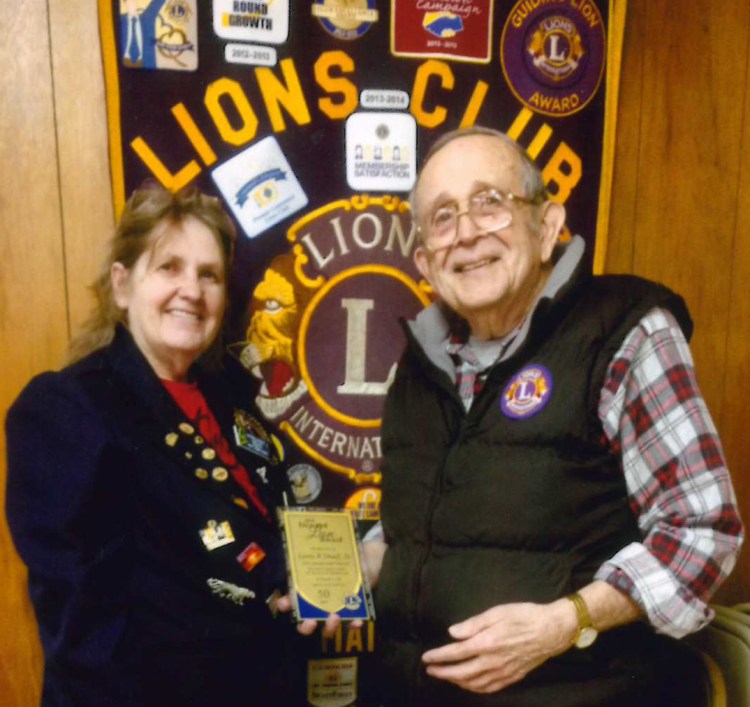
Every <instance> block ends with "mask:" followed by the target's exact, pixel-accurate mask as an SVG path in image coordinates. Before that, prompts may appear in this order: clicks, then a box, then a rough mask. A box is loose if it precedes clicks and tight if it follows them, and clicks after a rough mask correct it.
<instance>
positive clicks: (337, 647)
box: [320, 624, 343, 653]
mask: <svg viewBox="0 0 750 707" xmlns="http://www.w3.org/2000/svg"><path fill="white" fill-rule="evenodd" d="M342 634H343V631H342V628H341V624H339V627H338V628H337V629H336V633H335V635H334V636H333V650H334V652H335V653H341V637H342ZM330 642H331V639H330V638H328V637H326V636H324V635H323V632H322V631H321V632H320V649H321V651H322V652H323V653H328V652H329V651H330V650H331V646H330Z"/></svg>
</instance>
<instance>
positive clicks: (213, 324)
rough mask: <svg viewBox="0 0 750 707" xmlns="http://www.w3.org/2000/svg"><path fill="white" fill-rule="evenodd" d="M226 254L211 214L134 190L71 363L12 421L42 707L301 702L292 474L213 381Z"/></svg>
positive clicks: (12, 467)
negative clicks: (281, 608)
mask: <svg viewBox="0 0 750 707" xmlns="http://www.w3.org/2000/svg"><path fill="white" fill-rule="evenodd" d="M233 241H234V227H233V225H232V222H231V221H230V219H229V218H228V216H227V215H226V213H225V212H224V211H223V209H222V208H221V206H220V205H219V202H218V201H217V200H215V199H212V198H209V197H207V196H205V195H203V194H201V193H200V192H198V191H197V190H188V191H183V192H180V193H178V194H174V195H173V194H170V193H169V192H167V191H165V190H164V189H162V188H160V187H156V186H151V187H147V188H144V189H141V190H139V191H137V192H135V194H134V195H133V196H132V198H131V199H130V200H129V202H128V203H127V205H126V208H125V211H124V214H123V216H122V219H121V221H120V223H119V225H118V228H117V231H116V234H115V237H114V239H113V241H112V244H111V249H110V252H109V256H108V258H107V261H106V264H105V267H104V269H103V271H102V273H101V275H100V277H99V279H98V281H97V282H96V284H95V286H94V289H95V291H96V294H97V298H98V306H97V309H96V312H95V314H94V316H93V318H92V319H91V320H90V322H89V323H88V324H87V325H86V327H85V330H84V332H83V334H82V336H81V337H79V339H78V340H77V341H76V342H74V345H73V355H72V358H73V360H74V362H73V363H72V365H70V366H68V367H67V368H65V369H63V370H62V371H60V372H57V373H45V374H42V375H40V376H38V377H37V378H35V379H34V380H33V381H32V382H31V383H30V384H29V385H28V386H27V387H26V389H25V390H24V391H23V392H22V393H21V395H20V397H19V398H18V400H17V401H16V402H15V404H14V405H13V407H12V408H11V410H10V412H9V414H8V418H7V440H8V493H7V513H8V519H9V524H10V528H11V531H12V534H13V538H14V541H15V544H16V546H17V548H18V551H19V553H20V555H21V557H22V558H23V559H24V561H25V562H26V563H27V565H28V567H29V590H30V594H31V598H32V601H33V604H34V607H35V610H36V614H37V619H38V622H39V630H40V635H41V639H42V644H43V647H44V653H45V679H44V689H43V697H42V704H43V705H56V706H57V705H76V706H77V707H79V706H81V705H97V707H98V706H99V705H102V704H107V705H118V706H120V705H123V706H124V705H134V706H135V705H137V706H138V707H144V706H147V705H157V704H158V705H191V706H193V705H195V706H198V707H200V706H201V705H208V704H212V705H214V704H216V705H222V706H223V707H226V706H227V705H240V704H242V705H270V704H279V705H293V704H296V701H295V699H296V698H295V697H293V696H291V695H289V694H288V692H285V690H287V688H289V686H291V685H292V684H302V683H303V681H301V680H294V679H290V675H289V670H290V667H291V665H290V660H291V659H290V658H289V657H288V655H287V653H286V652H288V649H289V646H290V645H291V643H290V642H291V641H293V640H294V639H293V637H292V636H293V635H296V634H294V632H293V630H292V628H291V625H290V624H289V622H288V621H287V620H285V619H282V620H279V621H277V620H276V619H275V618H274V614H273V613H272V609H274V610H275V606H274V604H275V597H276V596H277V594H278V593H279V592H280V591H282V590H283V584H284V578H285V571H284V563H283V555H282V549H281V545H280V540H279V536H278V531H277V525H276V522H275V506H276V505H277V504H278V503H279V501H280V498H279V497H280V493H281V484H282V478H283V477H284V476H285V475H284V474H283V473H282V472H281V470H280V469H278V468H277V465H278V452H277V448H276V445H275V443H274V439H273V438H272V437H271V436H270V435H269V434H268V433H267V432H266V431H265V430H264V428H263V426H262V425H261V424H260V422H259V418H258V415H257V413H256V412H255V410H254V409H253V407H252V401H253V397H254V395H253V391H252V390H249V389H248V383H249V377H248V376H247V375H246V374H245V372H244V369H242V368H241V367H239V365H238V364H235V363H233V362H231V361H225V362H224V366H223V367H222V368H218V367H217V365H214V366H213V367H210V366H207V365H205V363H204V362H205V361H206V360H207V359H210V358H211V357H213V359H215V360H218V359H219V358H220V357H219V356H218V355H217V354H216V351H213V349H217V348H218V347H217V343H218V337H219V332H220V330H221V326H222V319H223V315H224V311H225V307H226V303H227V287H226V280H227V274H228V271H229V266H230V261H231V257H232V247H233ZM291 662H294V661H291Z"/></svg>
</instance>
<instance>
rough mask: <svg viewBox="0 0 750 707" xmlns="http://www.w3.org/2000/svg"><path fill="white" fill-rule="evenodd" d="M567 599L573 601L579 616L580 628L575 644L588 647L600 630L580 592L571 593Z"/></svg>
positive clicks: (574, 640) (575, 637)
mask: <svg viewBox="0 0 750 707" xmlns="http://www.w3.org/2000/svg"><path fill="white" fill-rule="evenodd" d="M566 599H569V600H570V601H571V602H572V603H573V606H574V607H575V609H576V614H577V616H578V630H577V631H576V634H575V636H573V645H574V646H576V647H577V648H588V647H589V646H590V645H591V644H592V643H593V642H594V641H595V640H596V637H597V636H598V635H599V632H598V631H597V630H596V628H594V624H593V623H592V621H591V615H590V614H589V609H588V607H587V606H586V602H585V601H584V600H583V597H582V596H581V595H580V594H579V593H578V592H573V594H569V595H568V596H567V597H566Z"/></svg>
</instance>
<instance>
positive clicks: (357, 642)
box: [344, 627, 364, 653]
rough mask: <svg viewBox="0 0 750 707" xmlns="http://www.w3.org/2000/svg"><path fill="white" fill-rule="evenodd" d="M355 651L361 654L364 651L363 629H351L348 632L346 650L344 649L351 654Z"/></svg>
mask: <svg viewBox="0 0 750 707" xmlns="http://www.w3.org/2000/svg"><path fill="white" fill-rule="evenodd" d="M353 649H356V650H357V651H359V652H360V653H361V652H362V650H363V649H364V646H363V645H362V629H361V628H351V627H350V628H349V630H348V631H347V632H346V648H345V649H344V650H345V651H346V652H347V653H351V651H352V650H353Z"/></svg>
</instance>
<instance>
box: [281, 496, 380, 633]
mask: <svg viewBox="0 0 750 707" xmlns="http://www.w3.org/2000/svg"><path fill="white" fill-rule="evenodd" d="M279 520H280V523H281V529H282V534H283V537H284V544H285V548H286V559H287V567H288V569H289V579H290V585H291V590H292V591H291V594H292V597H293V599H294V615H295V618H296V619H297V620H298V621H302V620H304V619H313V620H315V621H325V619H326V618H327V617H328V615H329V614H338V615H339V616H340V617H341V618H342V619H343V620H345V621H346V620H354V619H362V620H370V619H374V618H375V612H374V609H373V606H372V595H371V593H370V587H369V583H368V581H367V576H366V575H365V573H364V571H363V569H362V559H361V552H360V549H361V548H360V542H359V538H358V536H357V531H356V527H355V524H354V516H353V515H352V513H351V512H350V511H348V510H323V509H317V508H295V507H290V508H283V509H279Z"/></svg>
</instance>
